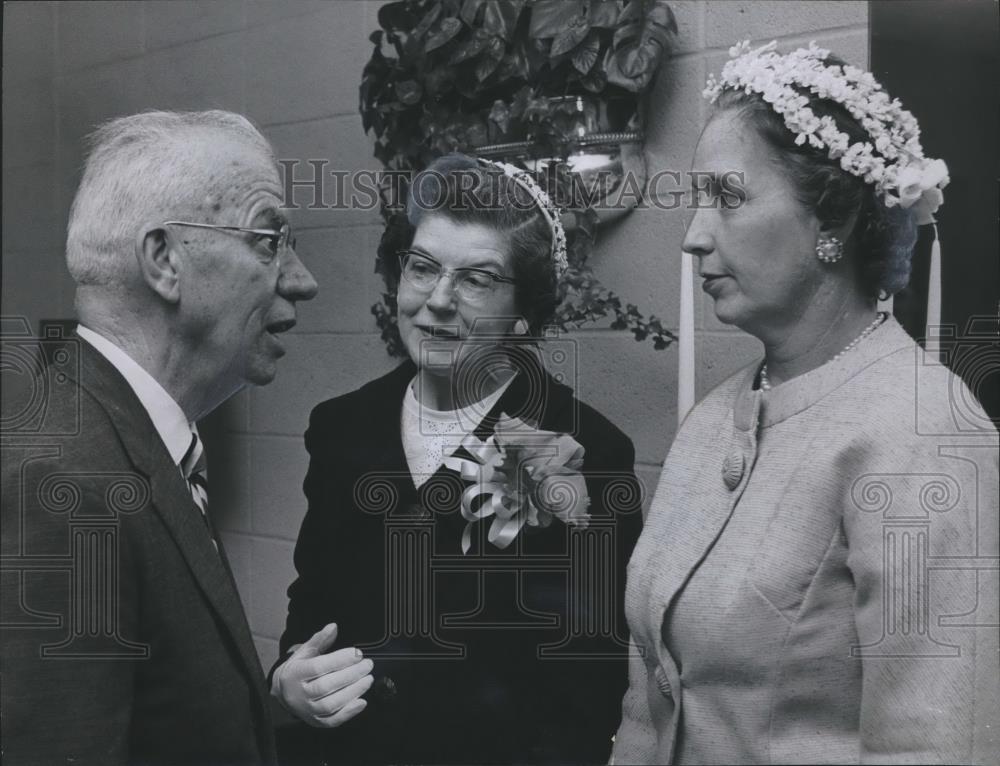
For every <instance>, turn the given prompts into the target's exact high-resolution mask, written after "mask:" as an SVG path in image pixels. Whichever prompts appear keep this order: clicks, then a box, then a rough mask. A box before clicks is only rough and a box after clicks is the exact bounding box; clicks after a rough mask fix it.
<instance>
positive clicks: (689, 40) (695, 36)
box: [670, 0, 705, 55]
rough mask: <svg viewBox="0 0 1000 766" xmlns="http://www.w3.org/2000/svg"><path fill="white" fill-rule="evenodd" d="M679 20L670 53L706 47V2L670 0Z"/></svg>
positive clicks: (686, 51) (687, 51) (675, 16)
mask: <svg viewBox="0 0 1000 766" xmlns="http://www.w3.org/2000/svg"><path fill="white" fill-rule="evenodd" d="M670 8H671V10H673V12H674V18H675V19H676V20H677V34H676V35H674V38H673V44H672V46H671V48H670V53H671V54H672V55H676V54H678V53H689V52H691V51H698V50H701V49H702V48H704V47H705V3H703V2H699V0H670Z"/></svg>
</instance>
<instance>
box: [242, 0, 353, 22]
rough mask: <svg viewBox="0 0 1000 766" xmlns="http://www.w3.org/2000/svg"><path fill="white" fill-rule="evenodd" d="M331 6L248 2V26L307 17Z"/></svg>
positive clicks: (313, 0)
mask: <svg viewBox="0 0 1000 766" xmlns="http://www.w3.org/2000/svg"><path fill="white" fill-rule="evenodd" d="M351 1H352V3H354V4H357V5H360V3H357V2H355V0H351ZM330 5H331V3H330V0H246V21H247V26H260V25H270V24H274V23H275V22H279V21H283V20H284V19H288V18H291V17H293V16H306V15H309V14H311V13H316V11H321V10H323V9H324V8H326V7H328V6H330Z"/></svg>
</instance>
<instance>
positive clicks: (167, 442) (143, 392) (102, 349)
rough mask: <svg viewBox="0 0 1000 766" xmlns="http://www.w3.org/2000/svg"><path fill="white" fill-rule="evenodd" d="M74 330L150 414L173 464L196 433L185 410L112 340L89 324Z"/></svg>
mask: <svg viewBox="0 0 1000 766" xmlns="http://www.w3.org/2000/svg"><path fill="white" fill-rule="evenodd" d="M76 333H77V335H79V336H80V337H81V338H83V339H84V340H85V341H87V342H88V343H89V344H90V345H91V346H93V347H94V348H95V349H96V350H97V352H98V353H99V354H101V356H103V357H104V358H105V359H107V360H108V361H109V362H110V363H111V364H112V365H113V366H114V368H115V369H116V370H118V372H120V373H121V375H122V377H123V378H125V381H126V382H127V383H128V384H129V386H130V387H131V388H132V390H133V391H134V392H135V395H136V396H137V397H139V401H140V402H141V403H142V406H143V407H145V408H146V412H148V413H149V419H150V420H152V421H153V427H154V428H155V429H156V432H157V433H158V434H159V435H160V439H162V440H163V444H164V446H165V447H166V448H167V452H169V453H170V457H171V459H172V460H173V461H174V463H175V464H176V465H178V466H179V465H180V463H181V458H183V457H184V453H185V452H187V449H188V447H189V446H190V445H191V434H192V433H198V429H197V427H196V426H195V425H194V423H189V422H188V419H187V416H186V415H185V414H184V410H182V409H181V407H180V405H179V404H177V402H176V401H174V399H173V397H171V396H170V394H168V393H167V392H166V391H165V390H164V388H163V386H161V385H160V384H159V383H157V382H156V379H155V378H154V377H153V376H152V375H150V374H149V373H148V372H146V371H145V370H144V369H143V368H142V367H141V366H140V365H139V364H138V363H137V362H136V361H135V360H134V359H132V357H130V356H129V355H128V354H126V353H125V352H124V351H122V350H121V348H119V347H118V346H117V345H116V344H115V343H113V342H112V341H110V340H108V339H107V338H105V337H104V336H103V335H101V334H100V333H97V332H95V331H94V330H91V329H90V328H88V327H84V326H83V325H79V326H78V327H77V328H76Z"/></svg>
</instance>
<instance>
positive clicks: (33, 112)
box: [3, 78, 56, 194]
mask: <svg viewBox="0 0 1000 766" xmlns="http://www.w3.org/2000/svg"><path fill="white" fill-rule="evenodd" d="M55 122H56V115H55V105H54V98H53V87H52V80H51V78H44V79H39V80H36V81H34V82H23V83H22V82H19V83H18V84H16V85H13V84H12V85H7V84H5V85H4V89H3V167H5V168H13V167H24V166H25V165H35V164H38V163H51V162H52V146H53V144H54V142H55ZM6 191H7V193H8V194H11V193H13V192H15V191H16V190H14V189H10V188H7V189H6Z"/></svg>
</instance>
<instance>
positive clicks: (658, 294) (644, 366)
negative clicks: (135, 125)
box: [2, 0, 868, 665]
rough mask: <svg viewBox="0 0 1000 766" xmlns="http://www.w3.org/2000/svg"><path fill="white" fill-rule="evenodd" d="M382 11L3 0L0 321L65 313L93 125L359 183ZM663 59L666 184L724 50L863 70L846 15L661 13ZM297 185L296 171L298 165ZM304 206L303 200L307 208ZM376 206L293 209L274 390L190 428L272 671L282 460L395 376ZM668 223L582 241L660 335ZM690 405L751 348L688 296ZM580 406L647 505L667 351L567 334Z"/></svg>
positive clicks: (660, 106)
mask: <svg viewBox="0 0 1000 766" xmlns="http://www.w3.org/2000/svg"><path fill="white" fill-rule="evenodd" d="M380 4H381V3H380V2H375V1H365V2H361V1H358V2H354V1H353V0H340V1H325V2H324V1H322V0H212V2H199V1H192V2H182V1H178V0H168V1H165V2H59V3H32V2H19V3H6V4H5V5H4V19H3V20H4V32H3V35H4V37H3V42H4V47H3V187H4V192H5V193H4V195H3V277H4V279H3V309H2V310H3V313H4V314H5V315H12V314H13V315H22V316H25V317H27V318H28V319H29V321H30V322H31V323H32V326H33V327H36V328H37V326H38V320H39V319H43V318H60V317H69V316H72V296H73V286H72V283H71V281H70V280H69V278H68V276H67V275H66V272H65V265H64V261H63V250H62V247H63V241H64V236H65V226H66V218H67V214H68V210H69V205H70V202H71V200H72V195H73V193H74V190H75V187H76V184H77V182H78V180H79V173H80V166H81V162H82V144H81V139H82V138H83V136H85V135H86V134H87V133H88V132H89V131H90V130H91V129H92V128H93V127H94V126H95V125H96V124H97V123H99V122H100V121H102V120H105V119H108V118H110V117H114V116H117V115H122V114H127V113H131V112H135V111H140V110H143V109H152V108H159V109H205V108H224V109H231V110H234V111H238V112H242V113H244V114H247V115H248V116H249V117H250V118H251V119H253V120H254V121H255V122H257V123H258V124H259V125H260V126H261V128H262V129H263V130H264V132H265V133H266V134H267V135H268V136H269V137H270V138H271V140H272V141H273V142H274V145H275V147H276V149H277V153H278V156H279V157H281V158H284V159H298V160H300V161H302V162H304V161H306V160H308V159H321V160H326V161H327V162H328V165H327V167H328V168H329V169H334V168H335V169H342V170H361V169H373V170H374V169H377V167H378V164H377V162H376V161H375V160H374V159H373V158H372V156H371V141H370V139H369V138H368V137H366V136H365V135H364V134H363V133H362V130H361V121H360V118H359V117H358V114H357V86H358V83H359V81H360V75H361V69H362V67H363V65H364V63H365V61H367V58H368V56H369V53H370V43H369V42H368V34H369V33H370V32H371V31H372V30H374V29H375V28H376V27H377V21H376V13H377V10H378V7H379V5H380ZM671 5H672V7H673V9H674V11H675V12H676V14H677V20H678V24H679V27H680V33H679V35H678V38H677V53H676V55H675V56H674V57H673V58H672V59H671V60H670V61H669V62H668V63H667V65H666V66H665V68H664V69H663V71H662V72H661V73H660V75H659V77H658V78H657V80H656V83H655V87H654V89H653V93H652V94H651V98H650V100H649V104H648V120H647V134H648V139H647V144H646V154H647V163H648V166H649V170H650V172H651V173H652V172H655V171H656V170H660V169H673V170H679V171H685V170H687V169H688V168H689V167H690V162H691V156H692V154H693V151H694V146H695V144H696V142H697V138H698V135H699V132H700V129H701V125H702V123H703V122H704V119H705V117H706V115H707V108H706V104H705V103H704V101H703V100H702V98H701V95H700V94H701V90H702V88H703V85H704V82H705V78H706V76H707V74H708V73H709V72H710V71H713V70H718V69H719V68H720V67H721V65H722V63H723V62H724V61H725V60H726V58H727V53H726V51H727V49H728V47H729V46H730V45H732V44H733V43H734V42H735V41H736V40H737V39H743V38H747V37H749V38H752V39H753V40H755V41H757V40H761V41H766V40H770V39H772V38H777V39H778V40H779V42H780V44H781V45H782V46H787V47H792V46H796V45H799V44H804V43H808V41H809V40H811V39H817V40H818V41H819V42H820V43H821V44H824V45H827V46H828V47H831V48H833V49H834V50H835V51H837V52H838V53H840V54H841V55H842V56H844V57H845V58H847V59H848V60H851V61H854V62H857V63H859V64H861V65H865V64H867V58H868V57H867V45H868V27H867V19H868V10H867V3H865V2H815V1H813V0H807V1H803V2H785V1H782V2H761V1H755V2H736V1H732V0H730V1H726V2H721V1H719V0H714V1H713V0H673V2H672V3H671ZM298 172H299V174H300V177H301V176H308V175H309V173H311V170H310V169H309V167H308V166H306V165H304V164H303V165H302V166H300V168H299V171H298ZM308 195H309V192H306V193H305V196H304V197H303V198H301V201H302V202H304V203H305V204H308V203H309V201H310V200H309V198H308ZM379 220H380V219H379V217H378V214H377V212H373V211H357V210H320V211H311V210H307V209H302V210H298V211H295V212H294V213H293V223H294V224H295V226H296V228H297V230H298V240H299V244H300V253H301V255H302V257H303V259H304V260H305V261H306V263H307V264H308V266H309V267H310V268H311V269H312V271H313V273H314V274H315V276H316V278H317V279H318V281H319V282H320V287H321V289H320V294H319V297H317V299H316V300H314V301H312V302H310V303H308V304H304V305H303V306H301V307H300V312H299V313H300V318H301V321H300V323H299V325H298V326H297V327H296V328H295V330H294V331H293V335H292V337H291V339H290V341H289V343H288V346H289V348H288V355H287V356H286V357H285V359H284V360H283V361H282V363H281V367H280V370H279V374H278V378H277V380H276V381H275V382H274V383H273V384H271V385H270V386H268V387H265V388H261V389H255V390H252V391H245V392H243V393H241V394H239V395H237V396H236V397H234V398H233V399H232V400H231V401H230V402H228V403H227V404H226V405H225V406H224V407H222V408H221V409H220V410H219V411H218V412H217V413H216V414H215V415H213V416H212V417H211V418H210V419H209V422H207V423H205V424H204V425H203V431H204V432H205V435H206V441H208V443H209V457H210V460H211V472H212V474H211V475H212V487H213V503H212V505H213V514H214V515H216V517H217V519H216V521H217V523H218V526H219V528H220V529H221V530H222V533H223V535H224V537H225V543H226V546H227V548H228V550H229V552H230V558H231V560H232V562H233V566H234V569H235V571H236V576H237V580H238V583H239V587H240V592H241V594H242V597H243V601H244V604H245V606H246V609H247V613H248V615H249V618H250V624H251V627H252V629H253V632H254V636H255V638H256V640H257V646H258V650H259V652H260V656H261V659H262V661H263V663H264V664H265V665H270V663H271V662H272V661H273V659H274V657H275V656H276V652H277V638H278V636H279V635H280V633H281V630H282V627H283V621H284V615H285V606H286V601H285V589H286V588H287V586H288V584H289V583H290V581H291V579H292V577H293V573H294V569H293V565H292V550H293V546H294V541H295V537H296V535H297V533H298V528H299V524H300V523H301V519H302V515H303V513H304V511H305V502H304V498H303V496H302V491H301V486H302V479H303V477H304V474H305V469H306V455H305V450H304V448H303V445H302V433H303V431H304V430H305V427H306V423H307V419H308V414H309V411H310V409H311V408H312V407H313V406H314V405H315V404H316V403H317V402H319V401H321V400H322V399H325V398H328V397H330V396H335V395H337V394H341V393H345V392H347V391H349V390H351V389H352V388H355V387H356V386H358V385H360V384H361V383H363V382H365V381H366V380H369V379H370V378H372V377H374V376H375V375H378V374H380V373H382V372H385V371H387V370H389V369H390V368H391V367H392V366H393V365H394V364H395V363H394V362H393V360H391V359H390V358H389V357H388V356H387V355H386V353H385V351H384V349H383V347H382V344H381V342H380V340H379V338H378V335H377V333H376V331H375V327H374V322H373V319H372V317H371V315H370V313H369V307H370V306H371V304H372V303H373V302H374V301H375V300H376V299H377V297H378V294H379V288H380V284H379V280H378V278H377V277H376V276H375V275H374V274H373V273H372V264H373V257H374V252H375V246H376V244H377V242H378V237H379V235H380V226H379ZM683 227H684V220H683V211H679V210H678V211H662V210H656V209H651V210H640V211H636V212H634V213H633V214H632V215H631V216H629V217H628V218H626V219H624V220H623V221H621V222H620V223H617V224H615V225H613V226H611V227H609V228H607V229H606V230H604V231H602V233H601V241H600V243H599V246H598V249H597V252H596V253H595V255H594V258H593V263H594V266H595V269H596V271H597V273H598V274H599V275H600V276H601V278H602V279H603V280H604V281H605V283H606V284H607V285H608V286H609V287H611V288H612V289H614V290H615V291H617V292H618V293H619V294H620V295H622V296H623V297H624V298H625V299H627V300H628V301H630V302H633V303H636V304H638V305H639V306H640V308H641V309H642V310H643V311H645V312H646V313H655V314H657V315H659V316H661V317H663V318H665V319H666V321H667V322H668V323H669V324H671V325H673V324H675V323H676V321H677V304H678V301H677V295H678V290H679V284H678V283H679V276H678V272H679V255H680V242H681V238H682V234H683ZM695 299H696V308H697V309H698V315H697V316H698V319H697V322H696V329H697V344H698V345H697V360H698V370H697V372H698V392H699V395H700V394H703V393H705V392H706V391H707V390H708V389H710V388H711V387H712V386H713V385H714V384H716V383H717V382H719V381H720V380H722V379H723V378H724V377H726V376H727V375H728V374H729V373H731V372H732V371H734V370H735V369H738V368H739V367H740V366H742V365H743V364H745V363H747V362H748V361H750V360H752V359H753V358H754V357H755V356H756V355H758V354H759V345H758V344H757V343H756V341H754V340H753V339H752V338H748V337H747V336H745V335H743V334H742V333H740V332H739V331H736V330H734V329H732V328H730V327H727V326H725V325H722V324H720V323H719V322H717V321H716V320H715V318H714V314H713V312H712V308H711V302H710V301H708V300H702V293H701V292H700V291H697V290H696V296H695ZM568 337H569V338H572V339H573V341H574V342H575V345H576V353H577V356H578V360H579V369H580V375H579V379H578V381H577V389H578V393H579V395H580V397H581V398H582V399H584V400H585V401H587V402H589V403H590V404H592V405H594V406H595V407H597V408H598V409H599V410H601V411H602V412H604V413H605V414H606V415H608V417H610V418H611V419H612V420H613V421H614V422H616V423H617V424H618V425H619V426H620V427H621V428H622V429H623V430H624V431H625V432H626V433H628V434H629V435H630V436H631V437H632V439H633V440H634V442H635V445H636V452H637V460H638V465H637V469H638V472H639V475H640V477H641V478H642V479H643V480H644V482H645V483H646V485H647V488H648V490H649V492H652V490H653V488H655V484H656V478H657V475H658V472H659V466H660V464H661V463H662V461H663V458H664V456H665V454H666V451H667V448H668V447H669V445H670V441H671V439H672V438H673V433H674V429H675V421H676V384H675V377H676V368H677V363H676V360H677V354H676V349H674V348H671V349H668V350H667V351H660V352H657V351H654V350H653V348H652V345H651V344H639V343H636V342H635V341H634V340H632V339H631V336H629V335H625V334H623V333H619V332H614V331H611V330H609V329H606V328H602V327H593V328H589V329H583V330H580V331H577V332H574V333H572V334H571V335H570V336H568Z"/></svg>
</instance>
